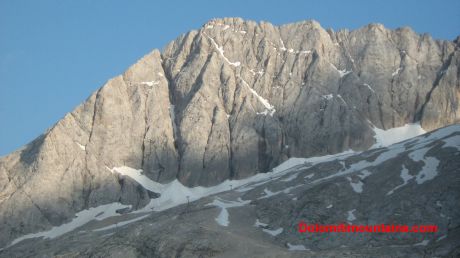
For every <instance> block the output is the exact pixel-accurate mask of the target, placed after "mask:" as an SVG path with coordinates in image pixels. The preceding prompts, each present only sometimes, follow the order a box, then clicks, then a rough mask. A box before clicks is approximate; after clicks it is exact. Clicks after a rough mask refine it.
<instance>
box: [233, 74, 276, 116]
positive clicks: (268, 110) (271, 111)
mask: <svg viewBox="0 0 460 258" xmlns="http://www.w3.org/2000/svg"><path fill="white" fill-rule="evenodd" d="M238 77H239V76H238ZM239 78H240V79H241V81H242V82H243V84H244V85H245V86H246V87H247V88H248V89H249V91H250V92H251V93H252V94H253V95H254V96H255V97H256V98H257V99H258V100H259V101H260V103H262V105H264V107H265V111H263V112H258V113H257V114H258V115H260V114H262V115H267V114H268V115H270V116H273V114H274V113H275V112H276V109H275V107H274V106H273V105H271V104H270V103H269V102H268V100H267V99H265V98H264V97H262V96H260V95H259V94H258V93H257V91H255V90H254V89H253V88H251V86H249V84H248V83H247V82H246V81H245V80H244V79H243V78H241V77H239Z"/></svg>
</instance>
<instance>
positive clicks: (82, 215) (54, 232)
mask: <svg viewBox="0 0 460 258" xmlns="http://www.w3.org/2000/svg"><path fill="white" fill-rule="evenodd" d="M128 207H129V208H130V207H131V205H124V204H121V203H118V202H117V203H110V204H105V205H101V206H98V207H94V208H90V209H87V210H83V211H80V212H78V213H77V214H75V218H74V219H72V221H70V222H68V223H65V224H62V225H60V226H56V227H53V228H51V229H50V230H48V231H44V232H38V233H32V234H27V235H24V236H22V237H19V238H16V239H15V240H13V241H12V242H11V244H10V245H9V246H8V247H10V246H12V245H15V244H17V243H19V242H21V241H23V240H26V239H31V238H37V237H43V238H45V239H53V238H56V237H58V236H62V235H64V234H65V233H67V232H70V231H72V230H74V229H76V228H78V227H81V226H83V225H85V224H86V223H88V222H90V221H92V220H99V221H100V220H104V219H106V218H109V217H113V216H120V214H118V213H116V211H117V210H118V209H123V208H128Z"/></svg>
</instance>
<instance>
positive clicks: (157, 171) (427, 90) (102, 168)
mask: <svg viewBox="0 0 460 258" xmlns="http://www.w3.org/2000/svg"><path fill="white" fill-rule="evenodd" d="M459 76H460V51H459V41H458V40H456V41H454V42H450V41H439V40H434V39H432V38H431V37H430V36H429V35H418V34H416V33H415V32H413V31H412V30H411V29H409V28H401V29H397V30H389V29H386V28H384V27H383V26H382V25H380V24H370V25H368V26H366V27H363V28H361V29H358V30H355V31H347V30H341V31H338V32H334V31H332V30H325V29H323V28H322V27H321V26H320V25H319V24H318V23H317V22H315V21H305V22H299V23H294V24H288V25H283V26H279V27H277V26H274V25H272V24H270V23H264V22H262V23H256V22H252V21H244V20H241V19H239V18H226V19H218V20H212V21H210V22H208V23H207V24H205V25H204V26H203V27H202V28H200V29H199V30H197V31H191V32H189V33H187V34H185V35H182V36H180V37H179V38H177V39H176V40H174V41H173V42H171V43H170V44H169V45H167V46H166V48H165V49H164V51H163V52H162V53H160V52H159V51H158V50H154V51H152V52H151V53H149V54H147V55H146V56H144V57H143V58H142V59H140V60H139V61H138V62H137V63H136V64H134V65H133V66H131V67H130V68H129V69H128V70H127V71H126V72H125V73H124V74H123V75H120V76H117V77H115V78H113V79H111V80H109V81H108V82H107V83H106V85H104V86H103V87H102V88H101V89H99V90H98V91H97V92H95V93H94V94H92V95H91V96H90V97H89V98H88V99H87V100H86V101H85V102H84V103H83V104H81V105H80V106H78V107H77V108H76V109H75V110H74V111H73V112H71V113H69V114H67V115H66V116H65V117H64V118H63V119H62V120H60V121H59V122H58V123H56V124H55V125H54V126H53V127H52V128H51V129H49V130H48V131H47V132H45V133H44V134H43V135H42V136H40V137H39V138H37V139H36V140H35V141H33V142H32V143H30V144H28V145H27V146H25V147H24V148H23V149H21V150H18V151H16V152H14V153H12V154H10V155H8V156H5V157H3V158H1V159H0V228H2V233H1V234H0V243H5V242H6V241H7V240H8V239H12V238H14V237H17V236H19V235H21V234H25V233H28V232H34V231H38V230H41V229H45V228H49V227H51V226H53V225H59V224H62V223H63V222H65V221H66V220H68V219H69V218H70V217H72V216H73V214H74V213H75V212H76V211H79V210H82V209H85V208H88V207H92V206H96V205H100V204H104V203H109V202H115V201H121V202H123V203H130V204H133V206H134V207H135V208H136V207H140V206H143V205H145V204H146V203H147V202H148V201H149V199H150V198H151V197H152V196H153V195H152V194H153V193H151V192H148V191H147V190H145V189H143V188H142V187H140V186H139V185H138V184H137V183H135V182H134V181H131V180H129V179H128V178H125V177H121V176H119V175H118V174H116V173H111V171H110V169H111V168H113V167H117V166H123V165H126V166H130V167H133V168H142V169H143V171H144V173H145V174H146V175H147V176H148V177H149V178H151V179H154V180H156V181H159V182H169V181H171V180H173V179H175V178H178V179H179V180H180V181H181V182H182V183H183V184H186V185H189V186H196V185H203V186H209V185H213V184H217V183H219V182H221V181H224V180H226V179H228V178H244V177H247V176H250V175H253V174H255V173H258V172H266V171H268V170H270V169H271V168H272V167H273V166H275V165H277V164H279V163H280V162H281V161H283V160H285V159H287V158H289V157H293V156H295V157H307V156H312V155H324V154H330V153H336V152H340V151H343V150H347V149H350V148H351V149H354V150H364V149H367V148H368V147H369V146H371V145H372V144H373V143H374V138H373V131H372V129H371V123H372V124H374V125H375V126H377V127H379V128H383V129H388V128H392V127H397V126H402V125H404V124H406V123H411V122H417V121H420V123H421V125H422V126H423V127H424V128H425V129H426V130H432V129H435V128H439V127H441V126H444V125H448V124H452V123H456V122H459V121H460V107H459V99H460V80H459Z"/></svg>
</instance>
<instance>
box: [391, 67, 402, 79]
mask: <svg viewBox="0 0 460 258" xmlns="http://www.w3.org/2000/svg"><path fill="white" fill-rule="evenodd" d="M401 70H402V68H401V67H398V69H396V71H394V72H393V73H392V74H391V76H392V77H395V76H396V75H398V74H399V72H401Z"/></svg>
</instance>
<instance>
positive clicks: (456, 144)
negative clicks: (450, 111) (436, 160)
mask: <svg viewBox="0 0 460 258" xmlns="http://www.w3.org/2000/svg"><path fill="white" fill-rule="evenodd" d="M443 142H444V145H442V147H443V148H448V147H452V148H456V149H457V150H459V151H460V135H455V136H453V137H449V138H447V139H444V140H443Z"/></svg>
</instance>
